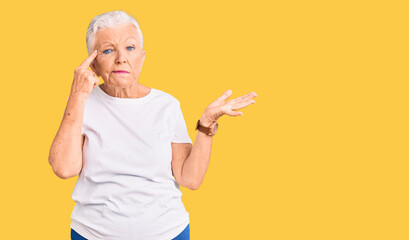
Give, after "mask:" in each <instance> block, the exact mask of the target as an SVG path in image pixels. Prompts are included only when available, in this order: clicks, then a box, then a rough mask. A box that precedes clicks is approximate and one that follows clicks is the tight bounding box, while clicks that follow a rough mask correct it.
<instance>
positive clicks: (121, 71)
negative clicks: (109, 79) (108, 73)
mask: <svg viewBox="0 0 409 240" xmlns="http://www.w3.org/2000/svg"><path fill="white" fill-rule="evenodd" d="M113 73H119V74H121V73H129V72H127V71H124V70H118V71H113Z"/></svg>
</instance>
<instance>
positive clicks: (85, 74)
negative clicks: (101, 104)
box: [70, 50, 99, 98]
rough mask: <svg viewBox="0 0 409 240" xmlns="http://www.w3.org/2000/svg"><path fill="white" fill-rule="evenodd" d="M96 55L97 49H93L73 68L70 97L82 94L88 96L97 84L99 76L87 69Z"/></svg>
mask: <svg viewBox="0 0 409 240" xmlns="http://www.w3.org/2000/svg"><path fill="white" fill-rule="evenodd" d="M97 55H98V51H97V50H95V51H94V52H93V53H91V55H89V56H88V57H87V58H86V59H85V60H84V62H82V63H81V65H79V66H78V67H77V68H76V69H75V70H74V81H73V82H72V85H71V93H70V97H71V96H82V97H85V98H88V96H89V95H90V94H91V92H92V90H93V89H94V88H95V87H96V86H98V83H99V78H98V77H97V76H96V74H95V73H94V72H93V71H92V70H88V67H89V66H90V64H91V63H92V61H94V59H95V58H96V56H97Z"/></svg>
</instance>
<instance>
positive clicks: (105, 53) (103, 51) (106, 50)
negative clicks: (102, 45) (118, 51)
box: [103, 49, 111, 54]
mask: <svg viewBox="0 0 409 240" xmlns="http://www.w3.org/2000/svg"><path fill="white" fill-rule="evenodd" d="M110 50H111V49H107V50H105V51H103V53H105V54H107V53H109V52H106V51H110Z"/></svg>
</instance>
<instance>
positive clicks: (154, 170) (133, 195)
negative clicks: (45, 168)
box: [49, 11, 256, 240]
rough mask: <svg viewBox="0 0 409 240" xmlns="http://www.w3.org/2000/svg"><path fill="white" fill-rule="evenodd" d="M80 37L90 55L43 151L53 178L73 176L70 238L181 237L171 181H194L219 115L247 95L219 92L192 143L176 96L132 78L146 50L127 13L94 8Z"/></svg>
mask: <svg viewBox="0 0 409 240" xmlns="http://www.w3.org/2000/svg"><path fill="white" fill-rule="evenodd" d="M86 40H87V48H88V53H89V56H88V57H87V58H86V59H85V60H84V61H83V63H82V64H81V65H79V66H78V67H77V68H76V69H75V71H74V80H73V83H72V86H71V92H70V95H69V98H68V99H67V107H66V109H65V111H64V116H63V120H62V122H61V125H60V128H59V129H58V132H57V135H56V137H55V138H54V141H53V143H52V145H51V149H50V155H49V163H50V165H51V166H52V169H53V171H54V173H55V174H56V175H57V176H58V177H60V178H62V179H67V178H71V177H74V176H77V175H78V180H77V182H76V185H75V188H74V191H73V194H72V198H73V200H74V201H75V202H76V204H75V207H74V209H73V212H72V215H71V225H70V227H71V239H98V240H99V239H101V240H102V239H103V240H111V239H112V240H119V239H125V240H135V239H143V240H150V239H152V240H171V239H178V240H182V239H183V240H184V239H190V228H189V223H190V221H189V213H188V212H187V211H186V209H185V207H184V205H183V203H182V201H181V196H182V193H181V191H180V186H183V187H186V188H189V189H191V190H195V189H198V188H199V186H200V185H201V183H202V181H203V179H204V176H205V173H206V170H207V168H208V164H209V160H210V152H211V146H212V138H213V135H214V134H215V133H216V130H217V126H218V123H217V120H218V118H220V117H221V116H222V115H225V114H226V115H229V116H240V115H242V113H241V112H235V111H233V110H237V109H241V108H244V107H246V106H248V105H250V104H252V103H254V102H255V101H254V100H252V99H253V98H254V97H255V96H256V94H255V93H254V92H250V93H249V94H246V95H243V96H241V97H238V98H235V99H232V100H229V101H227V102H226V100H227V98H229V97H230V96H231V94H232V91H231V90H227V91H226V92H225V93H224V94H223V95H222V96H220V97H219V98H217V99H216V100H215V101H214V102H212V103H211V104H210V105H209V106H208V107H207V108H206V109H205V111H204V113H203V115H202V116H201V118H200V119H199V121H198V122H197V125H196V126H195V127H196V128H195V130H198V131H197V135H196V140H195V144H194V145H192V141H191V139H190V137H189V135H188V132H187V127H186V124H185V120H184V117H183V114H182V111H181V107H180V102H179V101H178V100H177V99H176V98H175V97H173V96H172V95H170V94H168V93H166V92H164V91H161V90H159V89H155V88H152V87H147V86H144V85H142V84H141V83H138V78H139V74H140V72H141V69H142V64H143V62H144V60H145V51H144V50H143V38H142V32H141V30H140V28H139V25H138V23H137V21H136V20H135V19H134V18H133V17H132V16H130V15H128V14H127V13H125V12H124V11H112V12H107V13H104V14H101V15H98V16H96V17H95V18H94V19H92V21H91V23H90V24H89V27H88V31H87V38H86ZM88 67H90V68H91V70H89V69H88ZM99 77H101V78H102V79H103V81H104V83H103V84H101V85H98V84H99Z"/></svg>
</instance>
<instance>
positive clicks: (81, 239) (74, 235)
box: [71, 228, 87, 240]
mask: <svg viewBox="0 0 409 240" xmlns="http://www.w3.org/2000/svg"><path fill="white" fill-rule="evenodd" d="M71 240H87V239H86V238H84V237H83V236H81V235H80V234H79V233H77V232H76V231H74V229H72V228H71Z"/></svg>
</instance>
